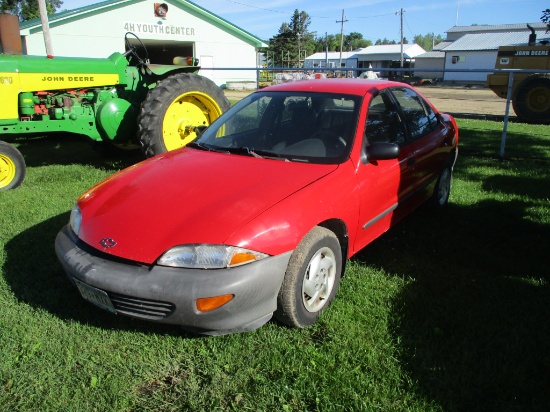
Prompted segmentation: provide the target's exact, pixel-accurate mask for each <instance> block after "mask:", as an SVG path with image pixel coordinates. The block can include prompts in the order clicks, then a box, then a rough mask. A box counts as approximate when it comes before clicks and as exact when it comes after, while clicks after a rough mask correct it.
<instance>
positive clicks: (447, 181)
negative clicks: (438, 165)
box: [438, 169, 451, 205]
mask: <svg viewBox="0 0 550 412" xmlns="http://www.w3.org/2000/svg"><path fill="white" fill-rule="evenodd" d="M450 191H451V173H450V172H449V170H448V169H445V170H444V171H443V173H442V174H441V178H440V181H439V191H438V201H439V204H440V205H443V204H444V203H445V201H446V200H447V197H448V196H449V192H450Z"/></svg>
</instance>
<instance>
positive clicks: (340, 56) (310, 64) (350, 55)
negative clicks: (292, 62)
mask: <svg viewBox="0 0 550 412" xmlns="http://www.w3.org/2000/svg"><path fill="white" fill-rule="evenodd" d="M356 54H357V52H356V51H352V52H344V51H343V52H342V53H340V52H319V53H315V54H312V55H311V56H308V57H306V58H305V60H304V68H306V69H327V68H328V69H338V68H341V69H342V70H346V69H356V68H357V55H356Z"/></svg>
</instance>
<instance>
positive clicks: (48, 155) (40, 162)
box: [6, 133, 145, 170]
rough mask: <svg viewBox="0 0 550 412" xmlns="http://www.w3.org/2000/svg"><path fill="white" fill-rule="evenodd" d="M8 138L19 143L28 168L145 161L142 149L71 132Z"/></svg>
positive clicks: (117, 165) (123, 164) (110, 165)
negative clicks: (128, 148) (121, 145)
mask: <svg viewBox="0 0 550 412" xmlns="http://www.w3.org/2000/svg"><path fill="white" fill-rule="evenodd" d="M6 141H7V142H8V143H12V144H15V145H16V146H17V149H19V151H20V152H21V154H22V155H23V157H24V158H25V163H26V165H27V167H38V166H48V165H69V164H82V165H91V166H96V167H102V168H104V169H106V170H119V169H121V168H124V167H127V166H130V165H132V164H134V163H137V162H140V161H142V160H145V157H144V156H143V154H142V153H141V151H140V150H139V149H137V150H129V151H124V150H118V149H116V148H115V147H114V146H111V145H110V144H108V143H102V142H94V141H92V140H91V139H90V138H88V137H87V136H80V135H77V134H72V133H55V134H54V133H52V134H49V135H31V136H25V137H24V138H16V139H14V138H12V139H11V140H10V139H7V140H6Z"/></svg>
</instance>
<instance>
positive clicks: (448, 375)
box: [0, 120, 550, 411]
mask: <svg viewBox="0 0 550 412" xmlns="http://www.w3.org/2000/svg"><path fill="white" fill-rule="evenodd" d="M459 126H460V130H461V148H460V155H459V160H458V163H457V165H456V168H455V175H454V178H455V180H454V185H453V192H452V197H451V203H450V205H449V207H448V208H447V209H446V210H445V211H444V212H442V213H438V214H435V215H434V214H433V213H432V212H431V211H430V210H429V209H428V208H421V209H419V210H418V211H416V212H415V213H414V214H413V215H411V216H410V217H408V218H407V219H405V220H404V221H402V222H400V223H399V224H398V225H396V226H395V227H394V228H392V229H391V230H390V231H388V232H387V233H386V234H384V235H383V236H382V237H381V238H379V239H378V240H376V241H375V242H373V243H372V244H371V245H369V246H368V247H367V248H365V249H364V250H363V251H361V252H360V253H359V254H358V255H357V256H355V257H354V258H353V259H352V260H351V262H350V263H349V265H348V269H347V272H346V276H345V277H344V278H343V280H342V283H341V288H340V290H339V293H338V295H337V298H336V299H335V301H334V303H333V305H332V306H331V307H330V309H329V310H328V311H326V312H325V313H324V314H323V316H322V317H321V319H320V321H319V322H318V323H317V324H316V325H314V326H313V327H311V328H309V329H304V330H296V329H289V328H286V327H284V326H281V325H279V324H277V323H276V322H269V323H268V324H267V325H265V326H263V327H262V328H260V329H258V330H256V331H253V332H249V333H245V334H237V335H229V336H222V337H197V336H193V335H189V334H186V333H184V332H182V331H181V330H180V329H179V328H177V327H171V326H162V325H155V324H151V323H146V322H139V321H135V320H132V319H128V318H124V317H117V316H112V315H110V314H108V313H106V312H103V311H101V310H99V309H97V308H95V307H94V306H92V305H90V304H88V303H86V302H85V301H84V300H83V299H82V298H80V296H79V295H78V293H77V291H76V289H74V288H73V287H72V286H71V285H70V284H69V282H68V280H67V279H66V278H65V275H64V274H63V272H62V270H61V267H60V265H59V263H58V262H57V259H56V258H55V254H54V251H53V242H54V239H55V235H56V233H57V232H58V230H59V229H60V228H61V227H62V226H63V225H64V224H65V223H66V222H67V219H68V211H69V210H70V208H71V206H72V204H73V202H74V200H75V199H76V197H77V196H78V195H79V194H81V193H82V192H83V191H84V190H86V189H87V188H88V187H89V186H91V185H93V184H95V183H96V182H97V181H99V180H100V179H102V178H103V177H106V176H108V175H110V174H111V173H113V172H114V171H116V170H118V169H120V168H121V167H124V166H126V165H129V164H132V163H133V162H135V161H136V160H138V159H139V156H125V157H122V158H121V157H111V158H107V159H106V158H104V157H102V156H101V155H100V154H98V153H97V152H95V151H94V150H92V149H91V148H90V146H89V144H88V142H86V141H85V140H84V138H75V137H68V136H60V137H55V138H47V139H45V138H36V139H32V140H30V139H25V140H20V141H17V142H16V144H17V145H18V147H19V149H20V150H21V151H22V153H23V154H24V156H25V158H26V160H27V163H28V172H27V178H26V181H25V183H24V184H23V186H22V187H21V188H19V189H17V190H13V191H9V192H2V193H0V211H1V213H0V274H1V276H0V308H1V312H0V313H1V316H0V410H1V411H36V410H43V411H73V410H74V411H111V410H113V411H148V410H151V411H153V410H154V411H182V410H193V411H203V410H204V411H211V410H223V411H226V410H227V411H231V410H235V411H243V410H254V411H379V410H382V411H546V410H549V409H550V389H549V388H550V321H549V319H550V283H549V282H550V258H549V253H548V249H549V245H550V241H549V240H550V204H549V201H550V130H549V129H548V127H547V126H531V125H524V124H510V126H509V135H508V139H507V146H506V160H504V161H503V160H500V159H499V151H500V136H501V132H500V130H501V124H499V123H492V122H487V121H475V120H460V121H459ZM151 208H152V212H154V202H152V203H151Z"/></svg>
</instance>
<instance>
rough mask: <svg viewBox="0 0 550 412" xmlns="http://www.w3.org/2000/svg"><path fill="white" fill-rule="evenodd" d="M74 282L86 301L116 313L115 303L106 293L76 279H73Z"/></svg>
mask: <svg viewBox="0 0 550 412" xmlns="http://www.w3.org/2000/svg"><path fill="white" fill-rule="evenodd" d="M73 280H74V283H75V284H76V286H77V287H78V290H79V291H80V294H81V295H82V297H83V298H84V299H86V300H87V301H89V302H92V303H93V304H94V305H97V306H99V307H100V308H102V309H105V310H108V311H109V312H112V313H116V310H115V307H114V306H113V303H112V302H111V299H110V298H109V295H107V293H106V292H104V291H103V290H101V289H98V288H94V287H93V286H90V285H88V284H87V283H84V282H81V281H80V280H78V279H76V278H73Z"/></svg>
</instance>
